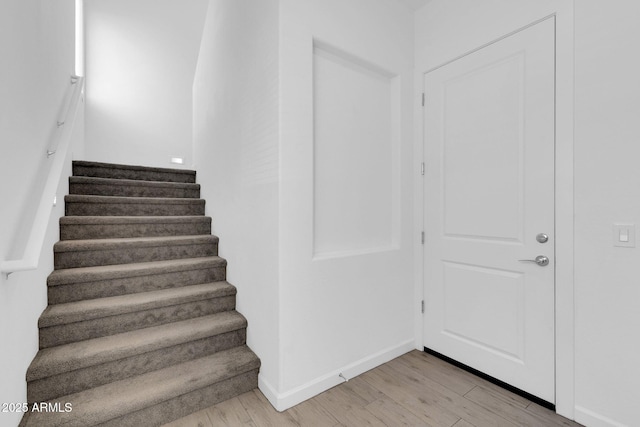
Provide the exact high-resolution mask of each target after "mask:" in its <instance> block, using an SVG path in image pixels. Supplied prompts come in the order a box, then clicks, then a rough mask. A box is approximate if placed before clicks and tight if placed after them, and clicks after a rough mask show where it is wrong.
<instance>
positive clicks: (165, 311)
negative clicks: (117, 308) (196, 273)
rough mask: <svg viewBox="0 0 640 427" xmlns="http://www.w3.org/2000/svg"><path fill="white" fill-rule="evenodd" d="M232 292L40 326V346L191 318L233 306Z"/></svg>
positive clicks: (60, 343) (230, 308)
mask: <svg viewBox="0 0 640 427" xmlns="http://www.w3.org/2000/svg"><path fill="white" fill-rule="evenodd" d="M235 303H236V300H235V296H225V297H220V298H211V299H207V300H202V301H194V302H189V303H185V304H178V305H173V306H170V307H161V308H156V309H152V310H143V311H138V312H134V313H127V314H121V315H117V316H109V317H105V318H100V319H92V320H87V321H84V322H76V323H70V324H66V325H59V326H52V327H48V328H41V329H40V348H41V349H42V348H47V347H54V346H56V345H62V344H68V343H72V342H77V341H83V340H88V339H92V338H99V337H104V336H107V335H115V334H119V333H122V332H129V331H133V330H136V329H143V328H149V327H152V326H159V325H164V324H166V323H169V322H179V321H181V320H187V319H193V318H195V317H200V316H207V315H210V314H215V313H220V312H223V311H229V310H233V309H234V308H235Z"/></svg>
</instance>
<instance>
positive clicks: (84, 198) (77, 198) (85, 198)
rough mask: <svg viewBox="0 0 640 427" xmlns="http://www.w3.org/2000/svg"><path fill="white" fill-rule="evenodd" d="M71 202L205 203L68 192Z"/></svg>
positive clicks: (66, 197) (67, 196)
mask: <svg viewBox="0 0 640 427" xmlns="http://www.w3.org/2000/svg"><path fill="white" fill-rule="evenodd" d="M64 200H65V202H67V203H69V202H71V203H120V204H157V205H188V204H204V202H205V201H204V199H192V198H188V197H126V196H96V195H87V194H68V195H66V196H64Z"/></svg>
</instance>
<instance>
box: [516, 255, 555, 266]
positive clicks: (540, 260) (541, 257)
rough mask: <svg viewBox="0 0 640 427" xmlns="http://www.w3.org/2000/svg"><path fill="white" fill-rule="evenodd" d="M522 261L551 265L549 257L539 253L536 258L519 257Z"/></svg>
mask: <svg viewBox="0 0 640 427" xmlns="http://www.w3.org/2000/svg"><path fill="white" fill-rule="evenodd" d="M518 261H520V262H535V263H536V264H538V265H539V266H540V267H544V266H545V265H549V258H547V257H546V256H544V255H538V256H537V257H536V259H519V260H518Z"/></svg>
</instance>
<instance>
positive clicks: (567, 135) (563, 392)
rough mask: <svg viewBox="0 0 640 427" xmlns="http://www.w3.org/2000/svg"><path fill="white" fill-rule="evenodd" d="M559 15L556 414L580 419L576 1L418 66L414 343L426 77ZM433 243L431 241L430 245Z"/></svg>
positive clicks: (565, 0) (419, 319) (420, 286)
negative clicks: (576, 270)
mask: <svg viewBox="0 0 640 427" xmlns="http://www.w3.org/2000/svg"><path fill="white" fill-rule="evenodd" d="M551 17H554V18H555V24H556V34H555V35H556V40H555V43H556V111H555V118H556V133H555V138H556V145H555V159H556V160H555V162H556V163H555V242H556V255H555V256H556V263H555V383H556V390H555V392H556V401H555V405H556V412H557V413H558V414H560V415H563V416H565V417H567V418H569V419H574V418H575V416H574V414H575V410H574V407H575V388H574V380H575V374H574V365H575V360H574V357H575V346H574V326H575V325H574V272H573V269H574V220H573V216H574V192H573V186H574V171H573V159H574V135H573V123H574V65H573V64H574V61H573V60H574V48H573V46H574V35H573V26H574V24H573V0H561V1H558V4H557V7H556V10H555V11H552V13H547V14H545V15H543V16H540V17H539V18H538V19H534V20H529V22H528V23H527V24H526V25H520V26H518V27H517V28H513V29H511V31H507V32H505V33H504V35H503V36H502V37H498V38H492V39H490V40H488V41H485V42H484V43H483V42H480V41H479V42H478V44H477V46H476V47H475V48H473V49H471V50H467V51H465V52H463V53H462V54H457V55H455V54H454V55H451V58H450V59H449V60H447V61H444V62H442V63H440V64H439V65H437V66H435V67H430V68H428V69H419V67H416V72H415V79H414V82H415V87H416V99H415V101H416V104H415V105H416V109H415V111H416V113H415V115H414V125H415V127H414V129H415V133H414V135H415V138H414V140H415V144H414V153H415V157H414V158H415V162H414V168H415V169H414V171H415V172H414V176H415V177H416V178H415V181H414V184H415V185H414V200H416V205H415V211H414V214H415V219H414V227H415V230H416V233H415V236H416V240H415V245H414V248H415V258H414V262H415V270H414V274H415V284H416V285H415V299H416V305H415V307H416V314H415V317H414V321H415V325H414V331H415V344H416V349H418V350H420V351H422V350H423V349H424V342H423V315H422V300H423V299H424V246H423V244H422V239H421V235H422V231H423V230H424V223H423V218H424V203H425V200H424V188H423V186H424V181H423V176H422V162H423V159H424V148H423V144H424V132H423V125H424V123H423V122H424V118H423V109H422V93H423V91H424V87H423V86H424V83H423V82H424V80H423V76H424V74H425V73H428V72H430V71H433V70H434V69H436V68H440V67H442V66H444V65H446V64H447V63H450V62H452V61H455V60H456V59H459V58H461V57H463V56H466V55H469V54H470V53H473V52H475V51H477V50H479V49H482V48H483V47H485V46H487V45H489V44H493V43H495V42H496V41H498V40H501V39H503V38H505V37H508V36H510V35H512V34H514V33H516V32H518V31H521V30H523V29H525V28H527V27H529V26H531V25H535V24H536V23H538V22H541V21H543V20H545V19H548V18H551ZM425 244H428V242H425Z"/></svg>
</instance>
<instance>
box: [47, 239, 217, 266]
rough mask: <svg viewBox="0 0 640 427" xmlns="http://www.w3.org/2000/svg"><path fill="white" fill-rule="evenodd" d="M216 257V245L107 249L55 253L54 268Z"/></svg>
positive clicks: (210, 243) (211, 243)
mask: <svg viewBox="0 0 640 427" xmlns="http://www.w3.org/2000/svg"><path fill="white" fill-rule="evenodd" d="M214 255H218V244H217V243H213V242H209V243H206V244H182V245H171V246H156V247H141V248H135V247H134V248H131V247H129V248H126V249H108V250H95V251H71V252H55V253H54V255H53V261H54V268H55V269H56V270H60V269H63V268H79V267H95V266H98V265H115V264H132V263H139V262H151V261H164V260H171V259H185V258H199V257H206V256H214Z"/></svg>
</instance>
